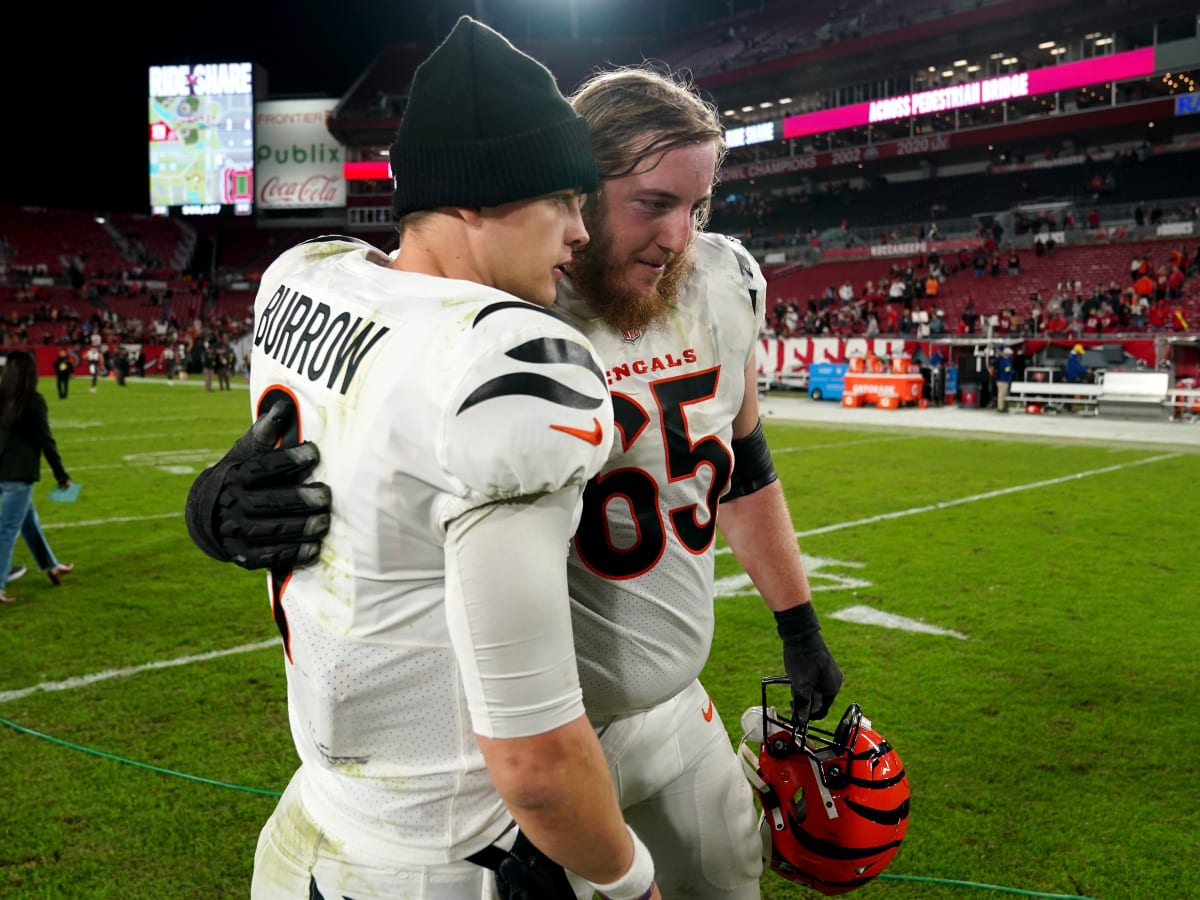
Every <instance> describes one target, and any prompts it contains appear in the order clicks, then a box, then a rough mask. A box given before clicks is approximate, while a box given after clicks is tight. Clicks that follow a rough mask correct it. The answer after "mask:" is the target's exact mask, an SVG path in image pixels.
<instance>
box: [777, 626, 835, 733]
mask: <svg viewBox="0 0 1200 900" xmlns="http://www.w3.org/2000/svg"><path fill="white" fill-rule="evenodd" d="M775 623H776V628H777V629H778V631H779V636H780V637H781V638H782V639H783V668H784V670H785V671H786V672H787V675H788V678H789V679H790V680H791V682H792V722H793V723H794V724H795V725H796V727H797V728H798V729H806V728H807V727H808V723H809V720H811V719H823V718H825V716H826V715H827V714H828V713H829V707H831V706H833V701H834V700H836V699H837V693H838V691H839V690H840V689H841V687H842V670H841V669H839V668H838V664H837V663H836V662H835V661H834V659H833V654H832V653H830V652H829V648H828V647H826V646H825V639H824V638H823V637H821V624H820V623H819V622H818V621H817V612H816V610H815V609H813V605H812V604H811V603H802V604H801V605H800V606H794V607H792V608H791V609H787V610H784V611H783V612H777V613H775Z"/></svg>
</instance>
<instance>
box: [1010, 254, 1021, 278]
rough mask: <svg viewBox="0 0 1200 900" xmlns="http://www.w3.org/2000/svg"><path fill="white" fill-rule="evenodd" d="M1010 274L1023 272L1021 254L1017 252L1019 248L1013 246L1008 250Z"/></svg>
mask: <svg viewBox="0 0 1200 900" xmlns="http://www.w3.org/2000/svg"><path fill="white" fill-rule="evenodd" d="M1008 274H1009V275H1020V274H1021V254H1019V253H1018V252H1017V248H1016V247H1013V248H1012V249H1011V250H1009V251H1008Z"/></svg>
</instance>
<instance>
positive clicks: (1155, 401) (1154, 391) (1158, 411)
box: [1097, 372, 1170, 419]
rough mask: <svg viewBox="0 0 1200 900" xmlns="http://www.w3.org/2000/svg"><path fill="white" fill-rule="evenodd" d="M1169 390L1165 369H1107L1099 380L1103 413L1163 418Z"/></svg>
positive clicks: (1098, 409)
mask: <svg viewBox="0 0 1200 900" xmlns="http://www.w3.org/2000/svg"><path fill="white" fill-rule="evenodd" d="M1169 390H1170V375H1169V374H1168V373H1166V372H1105V373H1104V374H1103V376H1102V378H1101V380H1100V397H1099V402H1098V407H1097V411H1098V412H1099V413H1100V415H1108V414H1114V415H1118V416H1137V417H1142V418H1153V419H1160V418H1162V417H1163V415H1164V409H1163V406H1164V404H1165V403H1166V401H1167V394H1168V392H1169Z"/></svg>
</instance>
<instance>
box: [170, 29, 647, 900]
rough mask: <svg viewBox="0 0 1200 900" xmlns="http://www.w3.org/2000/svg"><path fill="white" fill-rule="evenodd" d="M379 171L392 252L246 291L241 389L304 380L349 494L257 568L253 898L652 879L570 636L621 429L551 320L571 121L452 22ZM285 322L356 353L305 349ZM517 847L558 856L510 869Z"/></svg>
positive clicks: (341, 245)
mask: <svg viewBox="0 0 1200 900" xmlns="http://www.w3.org/2000/svg"><path fill="white" fill-rule="evenodd" d="M391 161H392V171H393V172H394V173H395V190H394V194H393V211H394V213H395V215H396V216H397V218H398V219H399V221H400V226H399V228H400V234H401V236H402V240H401V241H400V244H399V249H398V250H396V251H394V252H393V253H392V254H391V255H390V256H389V255H385V254H383V253H382V252H380V251H379V250H377V249H375V248H374V247H371V246H369V245H368V244H366V243H364V242H362V241H360V240H357V239H354V238H342V237H326V238H318V239H315V240H312V241H308V242H305V243H302V244H300V245H298V246H296V247H294V248H292V249H291V250H288V251H286V252H284V253H283V254H282V255H281V256H280V257H278V258H277V259H276V260H275V261H274V262H273V263H272V264H271V265H270V266H269V267H268V269H267V270H266V272H264V273H263V277H262V280H261V285H260V288H259V291H258V295H257V298H256V300H255V322H256V326H255V335H254V338H255V344H256V346H255V358H254V368H253V370H252V373H251V383H250V394H251V402H252V409H254V410H255V412H256V413H258V414H259V415H260V416H261V415H262V414H263V413H265V412H267V411H268V410H270V411H271V413H270V414H274V413H275V411H276V410H277V409H278V408H280V406H281V404H279V403H276V402H275V401H276V398H279V397H280V396H286V397H288V399H289V400H291V399H293V398H294V403H295V413H294V416H293V418H292V423H293V426H294V428H295V429H296V435H297V436H298V435H299V434H300V433H304V434H305V435H306V436H310V437H312V438H314V439H316V440H318V441H319V442H320V446H321V448H322V455H323V458H322V465H321V469H320V470H318V471H319V474H321V475H322V476H323V477H325V478H326V479H328V481H329V484H330V486H331V488H332V489H333V490H335V491H337V492H338V493H339V496H340V497H341V498H343V499H342V501H341V502H339V504H338V505H337V506H335V507H333V509H332V511H331V512H330V513H329V518H330V526H329V537H328V550H329V552H328V553H326V554H323V555H322V557H321V559H320V560H319V561H317V563H316V565H314V566H312V567H309V568H305V569H295V570H294V571H293V570H289V569H287V568H285V567H276V568H274V569H273V570H272V572H271V576H270V582H269V583H270V592H271V599H272V602H273V606H274V610H275V620H276V622H277V624H278V626H279V629H280V634H281V637H282V641H283V647H284V650H285V654H286V666H285V667H286V672H287V681H288V704H289V713H290V718H291V722H292V734H293V738H294V741H295V745H296V750H297V753H298V755H299V757H300V761H301V764H300V767H299V769H298V770H297V771H296V773H295V775H294V777H293V779H292V781H291V783H290V784H289V786H288V788H287V790H286V791H285V793H284V796H283V798H282V799H281V800H280V802H279V804H278V806H277V807H276V809H275V812H274V813H273V815H272V816H271V819H270V820H269V821H268V823H267V824H266V826H265V827H264V829H263V831H262V834H261V836H260V839H259V844H258V851H257V853H256V856H255V866H254V879H253V883H252V886H251V891H250V893H251V896H252V897H253V898H255V900H276V898H279V900H282V898H288V900H294V898H298V897H315V896H324V897H330V898H332V897H343V896H345V897H364V896H368V895H369V896H372V897H405V898H411V900H417V898H425V900H450V898H482V897H486V896H489V894H488V893H485V892H486V891H488V890H489V888H490V886H491V884H492V876H491V874H490V872H489V869H488V868H487V867H488V866H490V865H493V864H494V865H496V866H497V867H498V874H497V876H496V880H497V884H499V883H500V882H505V883H508V884H516V883H518V882H519V883H520V884H521V885H523V888H522V893H521V894H520V896H522V897H525V896H528V897H546V898H553V897H562V896H565V895H564V893H563V891H564V890H566V891H569V890H570V888H569V885H567V884H566V876H565V875H564V873H563V868H562V867H564V866H565V867H567V868H569V869H570V870H571V871H573V872H576V873H578V874H579V875H580V876H582V877H583V878H584V879H586V880H587V882H588V893H589V896H590V895H591V893H592V892H593V891H598V892H600V893H602V894H604V895H605V896H607V897H610V898H614V900H635V898H642V897H645V898H647V900H649V898H658V897H660V894H659V891H658V889H657V887H655V885H654V865H655V861H654V860H652V858H651V856H650V854H649V852H648V851H647V849H646V847H645V845H644V844H643V843H642V842H641V841H640V840H639V839H638V836H637V834H635V833H634V831H633V830H631V829H630V828H629V827H628V826H627V825H626V824H625V821H624V819H623V817H622V815H621V810H620V808H619V806H618V804H617V793H616V790H615V788H614V786H613V783H612V781H611V779H610V777H609V774H608V767H607V765H606V762H605V758H604V753H603V750H602V748H601V745H600V741H599V739H598V738H597V735H596V732H595V731H594V729H593V728H592V725H591V723H590V722H589V721H588V719H587V717H586V716H585V715H584V707H583V702H582V699H581V690H580V685H579V665H578V662H577V660H576V657H575V651H574V647H573V644H572V640H571V610H570V604H569V599H568V596H567V583H566V554H567V546H568V542H569V540H570V535H571V532H572V530H573V526H574V522H575V520H576V519H577V517H578V515H579V507H580V504H581V498H582V494H583V488H584V485H585V483H586V482H587V480H588V478H590V477H591V476H592V475H593V474H595V473H596V471H598V470H599V468H600V465H601V464H602V463H603V462H604V460H605V458H606V456H607V454H608V450H609V448H610V446H611V444H612V441H613V439H614V438H613V435H614V432H615V427H614V424H613V418H612V415H613V413H612V399H611V397H610V395H609V391H608V387H607V384H606V382H605V378H604V373H603V369H602V368H601V366H600V363H599V361H598V360H597V359H596V356H595V352H594V350H593V348H592V345H591V343H590V342H589V341H588V340H587V338H585V337H584V336H583V335H581V334H580V333H579V332H578V331H577V330H576V329H574V328H573V327H571V326H570V325H568V324H566V323H564V322H562V321H560V320H559V319H557V318H556V317H555V316H553V315H550V314H548V307H549V306H550V305H551V304H552V303H553V302H554V300H555V286H556V284H557V283H558V281H559V280H561V279H562V277H563V267H564V266H565V265H566V264H567V263H569V262H570V260H571V255H572V250H573V249H575V248H577V247H579V246H580V245H582V244H584V243H585V242H586V241H587V239H588V233H587V230H586V229H585V227H584V224H583V218H582V215H581V212H580V210H581V207H582V206H583V203H584V199H585V194H586V192H590V191H592V190H594V189H595V188H596V185H597V181H598V175H597V171H596V164H595V161H594V159H593V158H592V154H591V148H590V144H589V140H588V129H587V125H586V123H585V122H584V120H583V119H582V118H581V117H580V116H578V115H577V114H576V113H575V111H574V110H573V109H572V108H571V106H570V104H569V103H567V101H566V99H565V98H563V96H562V95H561V94H560V93H559V91H558V88H557V86H556V85H555V82H554V77H553V76H552V75H551V74H550V72H549V71H548V70H547V69H546V68H545V67H544V66H542V65H541V63H538V62H537V61H535V60H534V59H532V58H531V57H529V56H526V55H525V54H523V53H521V52H520V51H518V50H517V49H516V48H515V47H513V46H512V45H511V44H510V43H509V42H508V41H507V40H506V39H505V38H504V37H502V36H501V35H499V34H498V33H496V32H495V31H493V30H491V29H490V28H488V27H486V26H484V25H481V24H480V23H478V22H476V21H475V20H473V19H471V18H470V17H466V16H464V17H462V18H461V19H459V21H458V23H457V24H456V25H455V27H454V29H453V30H452V31H451V33H450V35H449V36H448V37H447V38H446V39H445V41H444V42H443V43H442V44H441V45H440V46H439V47H438V48H437V49H436V50H435V51H434V53H433V54H432V55H431V56H430V57H429V58H428V59H427V60H426V61H425V62H424V63H422V64H421V66H419V67H418V69H417V71H416V74H415V75H414V77H413V82H412V87H411V90H410V92H409V99H408V104H407V107H406V109H405V112H404V116H403V118H402V120H401V123H400V127H399V130H398V132H397V135H396V140H395V143H394V144H393V145H392V148H391ZM346 323H355V324H353V325H350V326H347V324H346ZM297 324H299V325H300V327H301V328H303V329H305V331H306V333H308V334H314V335H317V334H323V335H324V336H325V337H322V338H317V339H318V340H329V341H331V342H337V341H345V342H346V343H345V345H344V346H345V347H346V348H349V349H347V350H346V352H345V353H344V354H343V353H341V352H339V353H331V354H328V355H326V356H325V357H324V358H323V359H317V358H314V359H312V360H310V362H309V363H308V364H305V365H303V366H298V365H295V354H294V353H289V352H288V350H287V346H286V345H287V344H288V343H289V342H290V339H289V338H288V337H286V336H281V335H286V334H290V330H291V329H292V328H293V327H295V326H296V325H297ZM347 327H348V328H349V330H347ZM318 368H322V372H321V375H320V377H314V371H315V370H316V369H318ZM285 408H286V405H285ZM263 421H269V419H266V418H265V417H264V419H263ZM288 443H295V440H294V439H293V440H291V441H290V442H288V441H285V445H286V444H288ZM194 509H195V508H194V507H193V506H192V504H191V503H190V502H189V517H188V518H189V521H188V527H189V531H193V536H194V537H195V532H194V530H193V529H194V525H195V523H194V522H193V521H192V515H193V512H194ZM197 542H198V543H199V544H200V546H201V548H202V549H205V548H206V546H207V545H206V543H205V541H204V539H203V538H201V539H200V540H198V541H197ZM210 555H211V554H210ZM514 820H515V824H516V825H517V826H518V827H519V831H518V830H516V829H513V828H512V827H511V826H512V825H513V822H514ZM530 845H536V847H538V848H539V849H540V850H541V851H542V852H543V853H544V854H545V856H546V857H548V858H549V859H550V860H553V861H554V863H556V864H557V865H554V864H551V865H550V866H545V862H546V859H545V857H543V858H541V863H542V866H541V867H540V868H538V869H533V868H526V867H525V866H524V862H523V861H524V860H526V859H527V858H528V857H529V853H530V851H529V847H530ZM541 872H545V873H546V875H547V876H549V877H550V878H551V879H552V880H553V884H551V883H547V884H545V885H542V884H540V883H539V882H540V879H542V878H543V877H546V876H543V875H541V874H539V873H541Z"/></svg>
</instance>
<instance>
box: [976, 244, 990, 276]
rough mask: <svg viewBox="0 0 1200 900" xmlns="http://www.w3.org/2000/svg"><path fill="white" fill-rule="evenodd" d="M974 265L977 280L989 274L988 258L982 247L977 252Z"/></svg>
mask: <svg viewBox="0 0 1200 900" xmlns="http://www.w3.org/2000/svg"><path fill="white" fill-rule="evenodd" d="M972 265H973V266H974V269H975V277H976V278H982V277H983V276H984V275H986V274H987V267H988V257H987V254H986V253H985V252H984V251H983V248H982V247H981V248H980V249H978V250H976V251H975V258H974V260H973V261H972Z"/></svg>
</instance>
